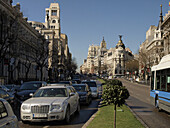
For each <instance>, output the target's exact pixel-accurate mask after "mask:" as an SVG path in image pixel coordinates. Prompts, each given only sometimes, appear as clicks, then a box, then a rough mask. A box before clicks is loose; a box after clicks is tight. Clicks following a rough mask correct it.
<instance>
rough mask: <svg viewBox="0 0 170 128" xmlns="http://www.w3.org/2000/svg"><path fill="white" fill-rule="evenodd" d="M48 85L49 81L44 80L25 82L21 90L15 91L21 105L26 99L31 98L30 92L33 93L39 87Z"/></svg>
mask: <svg viewBox="0 0 170 128" xmlns="http://www.w3.org/2000/svg"><path fill="white" fill-rule="evenodd" d="M43 86H47V83H46V82H44V81H30V82H24V83H23V84H22V85H21V87H20V89H19V91H18V92H16V93H15V97H16V99H17V101H18V103H19V105H20V104H21V103H22V102H24V101H25V100H27V99H29V98H30V97H31V96H30V93H33V94H34V92H35V91H36V90H37V89H39V88H40V87H43Z"/></svg>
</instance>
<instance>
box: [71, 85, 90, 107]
mask: <svg viewBox="0 0 170 128" xmlns="http://www.w3.org/2000/svg"><path fill="white" fill-rule="evenodd" d="M72 86H73V87H74V88H75V89H76V91H77V92H78V94H79V97H80V102H81V103H86V104H90V103H91V101H92V93H91V89H90V87H89V86H88V85H87V84H73V85H72Z"/></svg>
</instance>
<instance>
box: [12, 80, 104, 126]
mask: <svg viewBox="0 0 170 128" xmlns="http://www.w3.org/2000/svg"><path fill="white" fill-rule="evenodd" d="M97 84H98V87H99V98H98V99H93V101H92V102H91V104H90V105H83V104H81V110H80V113H79V114H74V115H72V116H71V121H70V124H68V125H66V124H65V123H64V122H63V121H53V122H41V123H29V124H23V123H22V122H21V120H20V117H19V113H18V110H17V112H15V113H16V115H17V117H18V119H19V127H20V128H81V127H82V126H83V125H84V124H85V123H86V122H87V121H88V120H89V119H90V117H91V116H92V115H93V114H94V113H95V112H96V111H97V110H98V104H99V102H100V97H101V93H102V91H101V89H102V87H101V85H100V82H97Z"/></svg>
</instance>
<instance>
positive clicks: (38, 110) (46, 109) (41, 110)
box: [31, 105, 49, 113]
mask: <svg viewBox="0 0 170 128" xmlns="http://www.w3.org/2000/svg"><path fill="white" fill-rule="evenodd" d="M31 112H32V113H48V112H49V105H41V106H38V105H35V106H31Z"/></svg>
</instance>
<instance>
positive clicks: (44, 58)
mask: <svg viewBox="0 0 170 128" xmlns="http://www.w3.org/2000/svg"><path fill="white" fill-rule="evenodd" d="M48 44H49V43H48V41H47V40H45V39H44V37H43V36H41V37H40V38H39V40H38V42H37V47H34V48H33V62H35V63H36V69H35V70H36V79H37V70H38V69H40V73H41V78H40V79H41V80H43V68H48Z"/></svg>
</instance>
